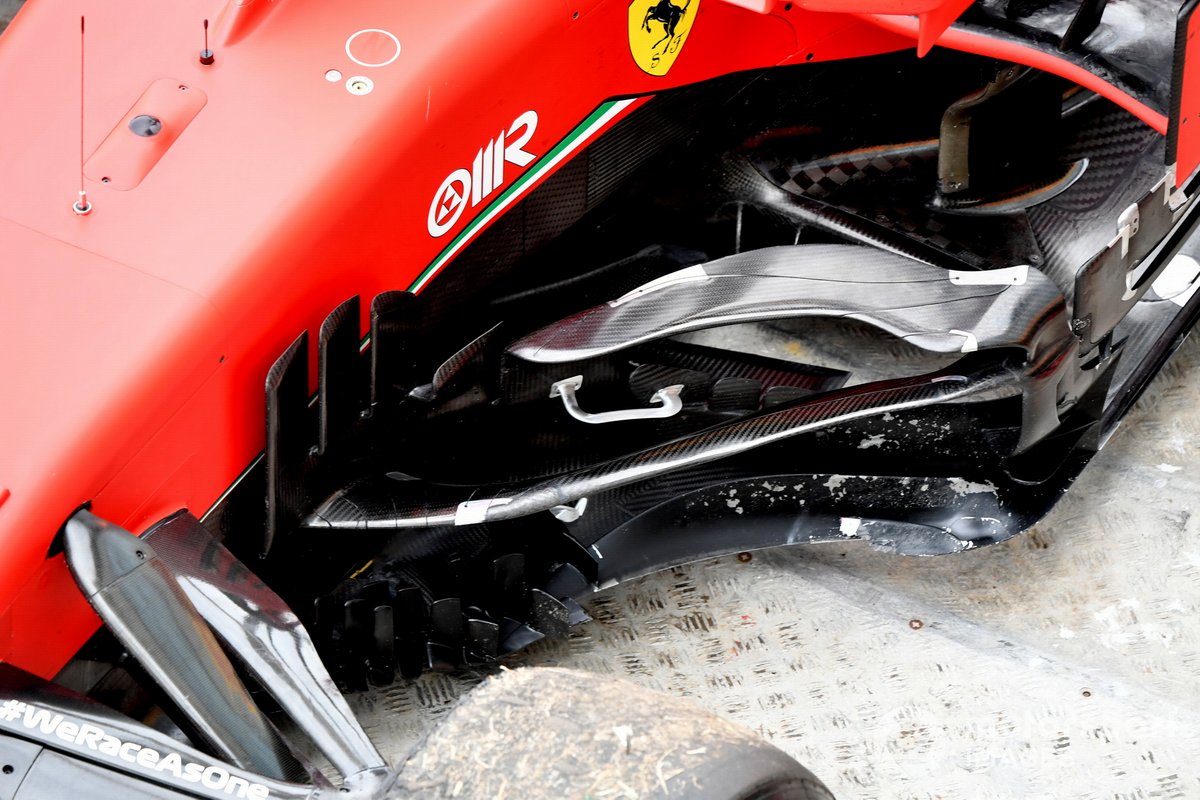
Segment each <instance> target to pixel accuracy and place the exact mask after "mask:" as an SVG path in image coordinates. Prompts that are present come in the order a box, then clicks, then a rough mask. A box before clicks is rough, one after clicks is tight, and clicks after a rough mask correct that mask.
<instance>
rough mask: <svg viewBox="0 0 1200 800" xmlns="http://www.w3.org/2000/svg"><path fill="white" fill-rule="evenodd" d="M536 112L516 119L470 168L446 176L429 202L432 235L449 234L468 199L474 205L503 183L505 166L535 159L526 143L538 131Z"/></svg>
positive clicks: (479, 151) (485, 147) (479, 155)
mask: <svg viewBox="0 0 1200 800" xmlns="http://www.w3.org/2000/svg"><path fill="white" fill-rule="evenodd" d="M537 123H538V116H537V113H536V112H533V111H526V112H525V113H524V114H522V115H521V116H519V117H517V118H516V119H514V120H513V122H512V124H511V125H509V126H508V130H506V131H500V133H499V135H497V136H496V138H495V139H492V140H491V141H490V142H488V143H487V144H486V145H484V146H483V147H481V148H479V150H478V151H477V152H476V153H475V158H474V160H473V161H472V162H471V169H470V170H469V171H468V170H467V169H465V168H462V167H460V168H459V169H456V170H454V172H451V173H450V174H449V175H447V176H446V180H444V181H442V185H441V186H439V187H438V190H437V192H435V193H434V195H433V202H432V203H430V204H429V219H428V223H429V235H430V236H433V237H438V236H442V235H444V234H446V233H447V232H448V231H449V230H450V229H451V228H453V227H454V223H456V222H458V218H459V217H461V216H462V213H463V211H464V210H465V209H466V208H467V204H468V198H469V202H470V205H471V207H472V208H474V207H475V206H477V205H479V204H480V203H482V202H483V200H484V199H485V198H487V197H488V196H489V195H491V194H492V192H494V191H496V189H498V188H499V187H500V186H501V185H502V184H503V183H504V165H505V164H506V163H508V164H514V165H516V166H518V167H523V166H525V165H526V164H528V163H529V162H530V161H533V159H534V155H533V153H530V152H527V151H526V150H525V145H527V144H528V143H529V140H530V139H531V138H533V132H534V131H535V130H537Z"/></svg>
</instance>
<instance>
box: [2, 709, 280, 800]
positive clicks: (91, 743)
mask: <svg viewBox="0 0 1200 800" xmlns="http://www.w3.org/2000/svg"><path fill="white" fill-rule="evenodd" d="M0 720H2V721H6V722H13V723H15V722H16V721H17V720H20V721H21V724H22V725H24V726H25V727H26V728H28V729H29V730H34V729H37V730H40V731H41V732H42V733H43V734H44V735H46V736H55V737H57V738H59V739H61V740H62V741H64V742H66V743H67V744H71V745H75V747H76V748H82V747H86V748H87V749H89V750H92V751H94V752H97V753H102V754H104V755H106V756H109V757H110V758H114V759H120V760H121V761H126V762H128V763H130V764H133V765H135V766H137V767H139V768H141V770H142V771H143V772H147V773H155V772H169V773H171V775H173V776H174V777H176V778H178V779H179V780H183V781H187V782H188V783H198V784H200V785H201V786H204V787H206V788H209V789H214V790H216V791H222V792H224V793H225V794H227V795H229V796H230V797H236V798H245V800H267V798H269V797H270V796H271V790H270V789H269V788H268V787H266V786H264V785H263V784H261V783H254V782H252V781H251V780H250V779H249V778H243V777H241V776H240V775H234V774H232V773H230V772H229V771H228V770H226V769H224V768H222V767H219V766H217V765H216V764H197V763H195V762H194V761H185V760H184V758H183V756H181V755H180V754H179V753H170V752H168V753H159V752H158V751H157V750H155V749H153V748H150V747H142V746H141V745H140V744H138V743H137V742H123V741H121V740H120V739H118V738H117V737H116V736H113V735H111V734H109V733H107V732H106V731H105V730H104V729H103V728H100V727H97V726H96V725H90V724H88V723H86V722H72V721H70V720H68V719H66V718H65V717H64V716H63V715H62V714H57V713H55V712H53V711H50V710H48V709H45V708H38V707H37V706H34V705H32V704H30V703H22V702H21V701H20V700H8V701H6V702H5V703H4V704H3V705H0Z"/></svg>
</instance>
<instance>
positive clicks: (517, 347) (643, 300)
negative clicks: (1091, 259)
mask: <svg viewBox="0 0 1200 800" xmlns="http://www.w3.org/2000/svg"><path fill="white" fill-rule="evenodd" d="M663 280H664V283H662V284H660V285H658V286H656V287H654V288H647V289H646V290H644V291H643V292H642V293H640V294H634V293H631V295H629V296H627V298H628V299H624V298H623V299H622V300H619V301H614V302H611V303H608V304H606V305H603V306H597V307H596V308H594V309H592V310H590V311H587V312H583V313H581V314H577V315H575V316H573V317H570V318H568V319H566V320H564V321H562V322H560V323H558V324H555V325H552V326H549V327H547V328H543V329H542V330H540V331H537V332H535V333H532V334H530V335H528V336H526V337H524V338H522V339H520V340H518V341H517V342H514V343H513V344H512V345H510V347H509V352H510V353H512V354H513V355H514V356H515V357H517V358H520V359H523V360H526V361H531V362H539V363H559V362H576V361H582V360H585V359H589V358H595V357H597V356H600V355H606V354H609V353H612V352H614V351H617V350H621V349H625V348H629V347H633V346H635V345H638V344H642V343H645V342H647V341H653V340H657V339H662V338H666V337H669V336H674V335H678V334H681V333H685V332H688V331H693V330H700V329H705V328H711V327H717V326H719V325H725V324H732V323H737V322H752V321H763V320H770V319H786V318H796V317H806V316H815V317H852V318H854V319H858V320H861V321H863V322H866V323H868V324H871V325H874V326H877V327H879V328H881V329H883V330H885V331H887V332H888V333H891V334H892V335H894V336H897V337H900V338H903V339H905V340H907V341H909V342H911V343H912V344H915V345H917V346H920V347H923V348H925V349H928V350H932V351H935V352H970V351H971V350H973V349H978V348H987V347H1008V346H1023V345H1027V344H1028V342H1024V341H1023V337H1024V336H1026V335H1028V334H1030V333H1032V332H1033V330H1032V329H1031V328H1030V327H1029V326H1028V324H1027V321H1028V320H1029V319H1031V318H1037V317H1039V316H1041V315H1042V314H1043V313H1044V312H1045V310H1046V309H1048V308H1051V307H1054V306H1056V305H1057V306H1059V307H1061V304H1062V298H1061V295H1060V294H1059V292H1058V290H1057V289H1056V287H1055V286H1054V285H1053V284H1052V283H1051V282H1050V281H1049V280H1047V279H1046V278H1045V277H1044V276H1042V275H1041V274H1040V273H1038V272H1037V271H1036V270H1030V271H1028V273H1027V274H1025V276H1024V277H1023V278H1014V279H1007V278H1006V279H1004V280H1005V282H1004V283H991V284H988V283H982V284H969V283H955V282H952V281H951V278H950V276H949V275H947V274H946V272H945V271H944V270H942V269H940V268H937V267H931V266H927V265H924V264H920V263H917V262H914V261H912V260H910V259H906V258H903V257H901V256H897V255H894V254H891V253H885V252H880V251H876V250H870V249H867V248H863V247H856V246H850V245H808V246H804V247H776V248H765V249H762V250H755V251H753V252H750V253H743V254H739V255H735V256H727V257H726V258H724V259H719V260H717V261H713V262H710V263H708V264H706V265H704V267H703V271H702V272H699V271H696V270H684V271H681V272H679V273H675V274H674V275H673V276H667V278H665V279H663ZM1014 280H1021V283H1019V284H1016V283H1014V282H1013V281H1014ZM651 286H653V285H651ZM1062 324H1065V321H1064V322H1063V323H1062ZM1064 333H1065V329H1064Z"/></svg>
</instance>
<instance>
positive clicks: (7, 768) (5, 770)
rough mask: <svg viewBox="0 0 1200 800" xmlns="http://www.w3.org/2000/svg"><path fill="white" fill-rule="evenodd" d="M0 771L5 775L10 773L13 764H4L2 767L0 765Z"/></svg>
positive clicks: (11, 772)
mask: <svg viewBox="0 0 1200 800" xmlns="http://www.w3.org/2000/svg"><path fill="white" fill-rule="evenodd" d="M0 772H3V773H4V774H5V775H12V774H13V765H12V764H5V765H4V766H3V767H0Z"/></svg>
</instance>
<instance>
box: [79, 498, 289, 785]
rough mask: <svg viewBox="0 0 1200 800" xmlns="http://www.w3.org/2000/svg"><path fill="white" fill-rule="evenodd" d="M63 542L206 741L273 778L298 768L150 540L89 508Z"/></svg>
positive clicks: (97, 597) (101, 607)
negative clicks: (143, 539) (144, 540)
mask: <svg viewBox="0 0 1200 800" xmlns="http://www.w3.org/2000/svg"><path fill="white" fill-rule="evenodd" d="M65 545H66V552H67V564H68V566H69V567H70V568H71V572H72V574H73V575H74V576H75V580H76V582H77V583H78V584H79V587H80V589H82V590H83V593H84V595H85V596H86V597H87V598H88V602H90V603H91V604H92V607H93V608H95V609H96V613H97V614H99V615H100V618H101V619H103V620H104V622H105V623H106V624H107V625H108V627H109V628H110V629H111V630H112V632H113V633H114V634H116V636H117V638H118V639H120V641H121V643H122V644H123V645H124V646H125V647H126V648H128V650H129V652H130V653H132V654H133V655H134V657H135V658H137V660H138V662H139V663H140V664H141V665H142V667H144V668H145V669H146V671H147V672H148V673H150V675H151V676H152V677H153V678H154V680H155V681H156V682H157V683H158V684H159V685H160V686H162V687H163V689H164V690H166V692H167V693H168V694H169V695H170V697H171V699H172V700H173V701H174V702H175V703H176V704H177V705H178V706H179V708H180V710H182V711H183V713H185V714H186V715H187V716H188V718H189V719H190V720H191V721H192V722H193V723H194V725H195V726H196V728H197V730H198V731H199V732H200V733H201V735H202V736H203V737H204V739H205V740H206V743H207V744H209V745H210V746H212V747H213V748H214V749H215V750H216V751H217V752H218V753H219V754H220V755H221V756H222V757H224V758H227V759H229V760H230V761H231V762H232V763H234V764H236V765H237V766H239V767H244V768H246V769H252V770H254V771H256V772H259V773H262V774H264V775H267V776H269V777H272V778H280V779H287V778H290V777H293V776H297V775H299V774H302V772H301V770H300V767H299V765H298V764H297V763H296V762H295V760H294V759H293V758H292V756H291V755H290V753H289V752H288V748H287V745H285V744H284V743H283V741H282V740H281V739H280V738H279V735H278V733H276V731H275V729H274V727H272V726H271V723H270V722H269V721H268V720H267V718H266V717H265V716H264V715H263V714H262V712H261V711H259V710H258V707H257V706H256V705H255V704H254V701H253V700H251V699H250V695H249V693H247V691H246V688H245V686H243V685H242V682H241V681H240V680H239V679H238V677H237V675H236V674H235V673H234V671H233V666H232V665H231V664H230V663H229V659H228V658H226V657H225V654H224V652H223V651H222V650H221V648H220V646H219V645H218V644H217V642H216V640H215V639H214V638H213V635H212V632H211V631H210V630H209V629H208V626H207V625H205V623H204V620H203V619H202V618H201V616H200V615H199V614H198V613H197V611H196V609H195V607H194V606H193V605H192V604H191V602H190V601H189V600H188V598H187V596H186V595H185V594H184V592H183V590H182V589H181V588H180V586H179V585H178V584H177V583H176V582H175V579H174V577H173V576H172V574H171V571H170V569H169V567H168V566H167V565H166V563H165V562H164V561H163V560H162V559H160V558H159V557H158V555H157V554H156V553H155V551H154V550H153V549H152V548H151V547H150V545H148V544H146V543H145V542H143V541H140V540H139V539H137V538H136V537H135V536H133V535H132V534H131V533H129V532H128V531H126V530H124V529H123V528H119V527H117V526H116V525H112V524H110V523H108V522H105V521H104V520H102V519H101V518H100V517H97V516H96V515H95V514H92V513H91V512H88V511H79V512H77V513H76V514H75V515H74V516H73V517H71V519H69V520H68V521H67V524H66V528H65Z"/></svg>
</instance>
